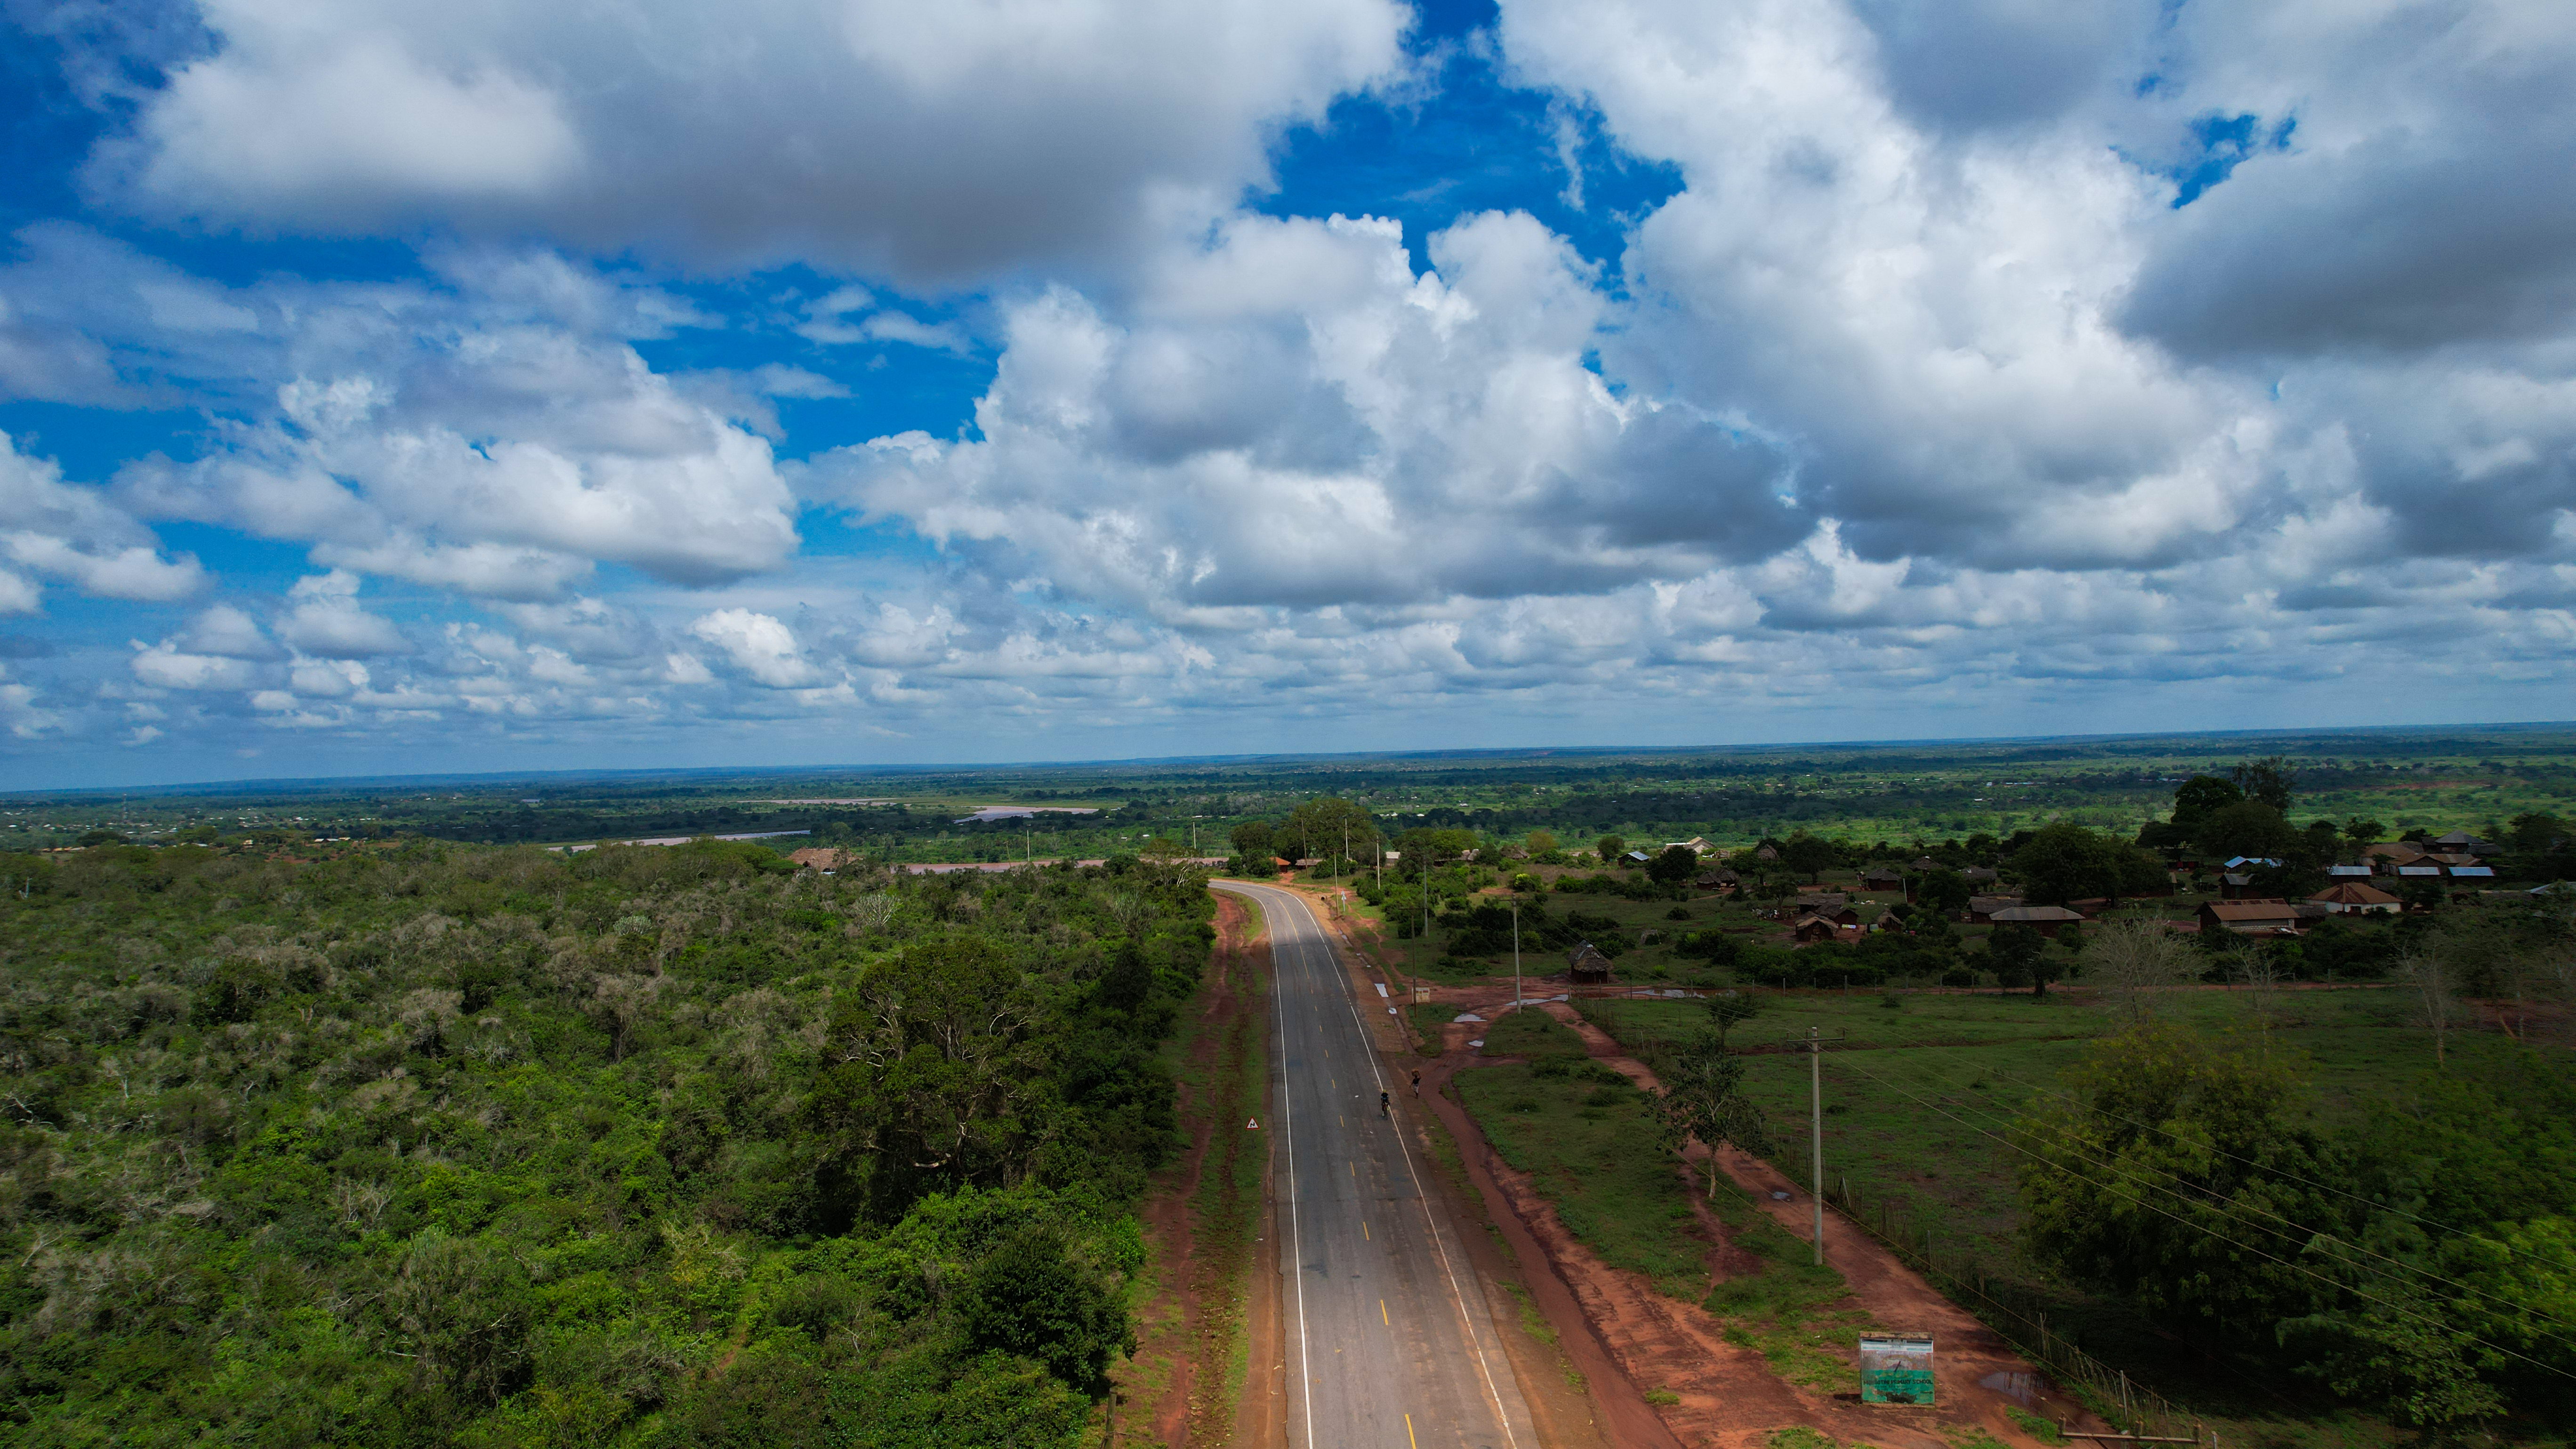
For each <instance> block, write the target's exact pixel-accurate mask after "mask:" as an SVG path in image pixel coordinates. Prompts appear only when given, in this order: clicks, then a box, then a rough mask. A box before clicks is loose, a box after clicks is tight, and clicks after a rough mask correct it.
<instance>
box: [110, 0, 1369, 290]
mask: <svg viewBox="0 0 2576 1449" xmlns="http://www.w3.org/2000/svg"><path fill="white" fill-rule="evenodd" d="M201 10H202V13H203V18H204V24H205V26H206V29H207V31H208V33H209V34H210V35H211V37H212V44H211V46H210V48H209V53H204V54H200V55H196V56H192V57H190V58H188V59H186V60H184V61H181V62H178V63H175V64H173V63H171V59H170V58H169V57H167V56H166V55H162V56H156V57H152V58H151V59H157V60H158V62H159V64H160V67H161V68H162V70H163V72H164V75H165V76H166V80H165V83H164V84H163V85H161V86H160V87H158V88H157V89H153V90H149V91H146V92H145V93H144V94H143V95H141V96H139V97H137V98H136V101H137V103H138V114H137V115H136V117H135V120H134V125H133V129H132V131H131V133H130V134H128V135H126V136H124V137H122V138H120V139H118V140H116V141H114V142H111V143H110V144H108V145H106V146H104V147H103V148H102V149H101V151H100V153H99V154H98V156H97V157H96V158H95V161H94V164H93V167H92V172H91V175H92V181H93V184H94V185H95V186H96V187H97V188H99V189H100V190H101V191H102V192H103V193H105V194H108V195H112V196H116V197H119V198H122V199H124V200H126V201H128V202H130V203H131V204H133V205H136V206H141V207H145V208H149V209H152V210H155V211H159V212H163V213H170V214H178V215H187V216H199V217H205V218H209V219H212V220H217V221H223V222H232V223H239V224H243V225H246V226H251V227H262V228H264V227H273V226H280V225H285V226H294V227H302V228H318V229H325V230H337V231H345V232H367V231H372V230H376V229H380V228H395V229H401V228H405V227H408V226H409V225H411V224H413V223H416V222H419V221H422V220H430V219H435V220H437V221H440V222H444V223H448V224H461V225H464V226H468V227H480V228H484V229H488V230H490V231H493V232H495V233H504V234H524V233H526V232H529V231H532V230H533V231H539V232H543V233H546V234H550V235H552V236H554V237H556V238H558V239H560V240H563V241H566V242H569V243H571V244H574V245H578V246H583V247H591V248H596V249H598V250H601V251H607V252H619V251H624V250H627V249H629V248H631V247H634V246H637V245H639V244H643V245H650V246H655V247H659V248H662V249H665V250H668V251H671V252H676V253H678V254H681V255H684V256H687V257H691V258H698V259H714V258H720V259H724V260H729V261H737V262H739V261H776V260H785V259H789V258H800V259H808V260H816V261H822V262H826V263H830V264H837V265H841V266H849V267H858V268H863V269H867V270H871V271H878V272H886V273H892V274H895V275H899V276H903V277H907V278H913V279H917V280H954V279H958V278H963V277H969V276H972V275H974V274H976V273H979V272H983V271H987V270H991V269H994V268H1004V267H1011V266H1016V265H1021V264H1024V263H1028V262H1031V261H1034V260H1038V259H1042V258H1048V257H1060V256H1063V255H1066V254H1068V253H1069V252H1070V253H1080V252H1083V251H1086V250H1096V249H1098V248H1100V247H1103V246H1107V245H1109V244H1112V243H1114V242H1117V241H1119V240H1121V239H1125V238H1128V237H1132V236H1134V235H1137V234H1139V233H1140V232H1145V231H1151V230H1154V229H1157V228H1159V227H1160V226H1163V225H1166V224H1169V223H1170V222H1171V221H1173V220H1175V219H1177V218H1181V217H1191V216H1204V215H1206V214H1210V213H1211V212H1213V211H1214V210H1218V209H1221V208H1222V207H1223V206H1224V205H1226V204H1228V203H1229V202H1230V201H1231V200H1232V198H1233V196H1234V195H1235V193H1236V192H1237V191H1238V190H1239V189H1240V188H1241V187H1243V186H1244V185H1246V184H1248V183H1251V184H1257V183H1260V182H1262V181H1264V180H1265V179H1266V177H1267V174H1268V161H1267V156H1266V152H1265V145H1266V143H1267V141H1268V140H1269V138H1270V137H1271V136H1272V135H1273V134H1274V132H1275V129H1276V128H1277V127H1278V126H1279V125H1281V124H1283V123H1285V122H1288V121H1291V120H1295V119H1299V118H1315V117H1318V116H1320V115H1321V114H1322V112H1323V110H1324V108H1325V107H1326V106H1327V105H1328V104H1329V103H1330V102H1331V101H1332V99H1333V98H1334V97H1335V96H1337V95H1340V94H1343V93H1345V92H1348V91H1352V90H1355V89H1360V88H1364V87H1366V86H1368V85H1370V84H1372V83H1375V82H1378V81H1380V80H1383V79H1385V78H1387V77H1389V76H1391V75H1392V74H1393V73H1394V72H1395V70H1396V69H1397V68H1398V66H1399V64H1400V53H1399V47H1398V40H1399V37H1400V35H1401V34H1402V31H1403V29H1404V27H1405V26H1406V24H1407V23H1408V20H1409V15H1410V12H1409V11H1408V10H1407V9H1406V8H1405V7H1403V6H1401V5H1397V4H1393V3H1390V0H1312V3H1307V4H1300V5H1276V4H1268V3H1261V0H1149V3H1136V4H1121V5H1071V6H1068V5H1058V4H1048V3H1032V0H973V3H959V4H948V5H932V6H922V5H917V4H909V3H898V0H840V3H827V0H790V3H784V4H777V5H769V6H764V7H760V8H758V9H756V10H751V11H743V10H729V11H722V12H719V11H714V10H708V9H706V8H704V7H701V6H694V5H686V4H677V3H669V0H628V3H625V4H623V5H620V6H618V7H615V9H614V11H613V12H611V13H601V12H596V11H581V12H574V11H563V10H555V9H550V8H547V7H543V6H536V7H527V6H462V7H459V6H450V7H445V8H430V9H424V8H422V7H419V6H414V5H397V4H391V3H366V4H357V5H345V6H337V7H333V8H331V9H329V10H327V11H317V10H314V9H312V8H311V7H304V6H292V5H281V4H278V3H276V0H202V3H201ZM146 63H150V62H149V60H147V62H146Z"/></svg>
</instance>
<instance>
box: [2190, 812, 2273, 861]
mask: <svg viewBox="0 0 2576 1449" xmlns="http://www.w3.org/2000/svg"><path fill="white" fill-rule="evenodd" d="M2297 838H2298V832H2297V831H2295V830H2292V829H2291V828H2290V822H2289V820H2288V819H2287V818H2285V817H2284V816H2283V815H2282V814H2281V812H2280V811H2278V810H2276V809H2274V808H2273V807H2271V806H2270V805H2267V804H2265V803H2263V802H2262V801H2260V800H2239V801H2237V802H2236V803H2235V804H2233V805H2229V806H2226V807H2225V808H2223V809H2219V810H2213V811H2211V812H2210V813H2209V814H2208V815H2207V816H2204V817H2203V818H2202V819H2201V821H2200V824H2199V825H2198V826H2196V827H2195V828H2194V830H2193V833H2192V839H2193V841H2194V842H2195V843H2197V844H2198V845H2199V846H2200V849H2201V853H2202V854H2204V855H2207V856H2212V857H2215V858H2217V859H2219V860H2230V859H2233V858H2235V857H2237V856H2240V855H2247V856H2253V857H2255V858H2257V859H2261V860H2279V859H2282V858H2284V857H2286V856H2287V855H2288V854H2289V853H2290V851H2291V849H2292V846H2293V844H2294V843H2295V842H2296V840H2297Z"/></svg>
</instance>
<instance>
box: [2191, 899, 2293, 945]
mask: <svg viewBox="0 0 2576 1449" xmlns="http://www.w3.org/2000/svg"><path fill="white" fill-rule="evenodd" d="M2200 928H2201V929H2202V930H2203V931H2234V932H2235V933H2237V934H2238V935H2240V936H2295V935H2297V934H2298V933H2299V913H2298V912H2297V911H2296V910H2294V909H2292V908H2291V905H2290V903H2289V902H2288V901H2284V900H2242V901H2210V902H2207V903H2205V904H2204V905H2202V906H2201V908H2200Z"/></svg>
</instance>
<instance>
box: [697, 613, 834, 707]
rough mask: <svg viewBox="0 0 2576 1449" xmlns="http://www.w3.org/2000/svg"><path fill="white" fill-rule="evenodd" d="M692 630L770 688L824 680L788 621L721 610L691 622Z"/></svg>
mask: <svg viewBox="0 0 2576 1449" xmlns="http://www.w3.org/2000/svg"><path fill="white" fill-rule="evenodd" d="M689 633H690V634H691V635H692V636H693V637H695V638H698V639H702V640H705V641H706V642H707V643H709V644H712V645H714V646H715V647H716V648H717V649H720V650H722V651H723V652H724V655H725V657H726V658H727V659H729V660H731V661H732V663H733V666H734V668H736V669H738V670H740V671H741V672H742V673H743V674H745V675H747V676H749V677H750V678H751V679H752V680H753V681H754V682H756V683H758V684H760V685H763V686H765V687H767V688H770V689H803V688H807V687H810V686H812V685H815V684H819V683H821V682H822V678H823V674H822V671H821V670H819V669H817V668H815V667H814V664H813V662H812V661H811V660H809V659H807V658H806V657H805V652H804V648H803V646H801V645H799V644H798V643H797V642H796V635H795V632H794V631H793V630H790V629H789V628H788V627H787V626H786V625H785V624H782V623H780V622H778V620H776V619H774V618H772V617H770V616H769V615H767V614H762V613H756V612H754V611H752V610H750V609H718V610H716V611H715V612H714V613H711V614H707V615H704V616H702V617H700V618H699V619H698V620H696V621H695V622H694V623H692V624H690V625H689Z"/></svg>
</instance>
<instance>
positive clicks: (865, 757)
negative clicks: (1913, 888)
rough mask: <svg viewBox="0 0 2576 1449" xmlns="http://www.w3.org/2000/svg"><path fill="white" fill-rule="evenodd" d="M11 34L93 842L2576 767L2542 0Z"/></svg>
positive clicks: (16, 172)
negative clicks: (663, 773) (1701, 776)
mask: <svg viewBox="0 0 2576 1449" xmlns="http://www.w3.org/2000/svg"><path fill="white" fill-rule="evenodd" d="M2330 8H2331V7H2327V9H2330ZM0 17H5V19H4V20H0V23H5V24H6V25H7V26H9V27H10V29H11V34H10V35H9V37H8V40H7V43H6V44H5V45H0V67H5V71H0V177H5V178H6V179H5V180H0V433H5V434H6V435H7V439H8V441H7V445H6V447H5V449H0V781H6V782H8V783H10V784H14V785H18V786H20V787H38V786H47V785H79V784H121V783H149V782H156V781H172V780H188V779H207V778H229V777H241V776H265V775H280V774H293V775H310V774H317V773H332V772H344V771H345V772H386V771H395V770H403V769H422V770H448V769H510V768H518V767H525V768H563V767H574V766H582V765H616V766H649V765H657V764H669V765H700V764H770V763H826V762H853V763H860V762H872V761H884V762H924V761H939V760H979V759H981V760H990V759H1032V758H1079V757H1100V756H1130V755H1157V754H1172V753H1194V754H1196V753H1228V752H1234V751H1256V750H1273V749H1365V748H1410V747H1427V746H1504V745H1523V744H1541V743H1606V742H1620V743H1628V742H1634V743H1692V742H1712V743H1716V742H1736V741H1746V740H1768V739H1795V738H1837V739H1850V738H1866V737H1872V736H1882V737H1907V738H1920V737H1927V736H1939V735H1993V734H2016V733H2040V732H2067V731H2082V730H2091V729H2100V730H2134V729H2164V728H2176V729H2190V728H2254V727H2271V726H2283V727H2287V726H2297V725H2309V724H2375V723H2419V722H2445V721H2474V720H2502V719H2533V718H2552V717H2563V716H2564V715H2565V714H2566V707H2565V703H2564V700H2565V697H2566V696H2565V690H2566V686H2565V683H2564V680H2565V678H2566V675H2567V669H2566V664H2567V661H2568V658H2569V654H2570V651H2571V649H2576V612H2571V604H2576V513H2571V507H2576V484H2571V477H2570V460H2571V450H2576V407H2571V406H2570V404H2571V403H2576V385H2571V379H2570V369H2571V367H2576V345H2571V343H2576V326H2571V317H2570V306H2571V299H2576V275H2571V271H2576V235H2571V232H2576V223H2571V222H2570V221H2569V220H2568V218H2569V217H2570V216H2576V196H2571V194H2570V193H2571V191H2576V166H2571V165H2570V164H2569V163H2570V162H2571V161H2576V155H2571V154H2570V153H2571V150H2576V146H2571V140H2576V98H2571V97H2570V95H2568V94H2567V92H2566V88H2565V87H2564V85H2563V84H2562V83H2561V81H2562V80H2563V77H2564V75H2565V74H2566V73H2567V71H2568V67H2569V63H2570V61H2571V60H2576V55H2571V54H2570V53H2569V52H2570V51H2571V50H2576V40H2571V37H2570V34H2569V32H2568V28H2567V27H2566V26H2565V25H2564V24H2563V23H2561V22H2559V21H2557V20H2555V19H2553V8H2552V7H2550V6H2547V5H2541V4H2511V3H2500V0H2499V3H2468V0H2458V3H2428V4H2418V5H2411V6H2407V7H2394V8H2387V9H2384V10H2382V11H2379V12H2370V13H2365V12H2362V11H2359V10H2357V9H2355V10H2352V11H2350V12H2348V13H2308V12H2305V11H2302V12H2294V13H2262V14H2246V13H2241V12H2240V11H2239V10H2237V9H2227V8H2212V7H2204V6H2200V5H2196V4H2181V5H2175V4H2171V3H2166V0H2145V3H2139V4H2135V5H2110V6H2102V7H2084V8H2082V10H2081V13H2074V12H2071V11H2068V9H2067V7H2047V6H2035V5H2031V4H2028V3H2025V0H1967V3H1962V4H1960V5H1958V6H1956V7H1952V8H1949V9H1947V10H1945V11H1944V12H1942V13H1940V14H1939V15H1933V14H1931V13H1930V12H1927V11H1924V10H1922V9H1921V8H1920V7H1913V6H1904V5H1899V4H1896V3H1894V0H1846V3H1842V4H1824V5H1817V4H1790V3H1786V0H1782V3H1746V4H1731V5H1718V6H1710V5H1706V4H1681V3H1663V0H1608V3H1590V4H1580V5H1578V4H1574V3H1571V0H1545V3H1539V0H1533V3H1526V4H1521V3H1514V4H1506V5H1502V6H1499V7H1497V6H1490V5H1435V6H1426V7H1420V8H1410V7H1406V6H1403V5H1400V4H1389V3H1387V0H1313V3H1307V4H1290V5H1281V4H1275V3H1270V4H1256V3H1250V0H1244V3H1200V4H1190V5H1182V4H1177V3H1174V4H1168V5H1167V4H1162V3H1152V0H1139V3H1136V4H1132V5H1122V6H1117V7H1084V6H1080V5H1070V4H1041V3H1034V0H982V3H961V4H958V5H954V6H947V7H936V8H935V9H932V10H927V11H926V10H924V9H923V8H922V7H918V6H904V5H897V4H893V3H886V0H853V3H834V4H822V3H814V4H810V5H809V4H800V3H791V4H785V5H780V6H773V7H767V8H765V9H764V10H762V11H761V12H759V13H758V14H757V15H756V16H755V17H753V18H750V19H745V18H743V17H740V16H729V17H722V18H719V17H715V16H712V15H710V14H707V13H704V12H702V10H701V9H700V8H698V7H689V6H682V5H678V4H673V3H663V0H628V3H625V4H622V5H615V6H611V7H609V8H608V9H607V10H605V11H601V12H599V13H597V14H596V15H592V16H590V17H589V18H587V19H584V20H582V21H581V22H580V23H574V22H573V21H571V20H568V19H564V18H561V17H559V16H557V15H556V14H554V13H553V12H550V11H544V10H505V9H476V8H471V7H426V6H417V5H408V4H396V3H372V4H350V5H346V6H337V7H332V8H331V9H330V10H329V11H327V12H319V13H316V12H310V11H308V10H307V9H306V8H304V7H294V6H288V5H284V4H281V3H278V0H205V3H198V4H188V3H175V0H174V3H164V4H128V5H114V6H111V5H104V4H98V3H94V0H71V3H46V0H12V3H11V4H10V5H9V6H7V7H6V8H5V9H0Z"/></svg>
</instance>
